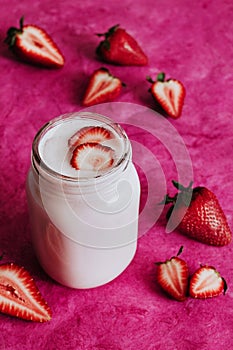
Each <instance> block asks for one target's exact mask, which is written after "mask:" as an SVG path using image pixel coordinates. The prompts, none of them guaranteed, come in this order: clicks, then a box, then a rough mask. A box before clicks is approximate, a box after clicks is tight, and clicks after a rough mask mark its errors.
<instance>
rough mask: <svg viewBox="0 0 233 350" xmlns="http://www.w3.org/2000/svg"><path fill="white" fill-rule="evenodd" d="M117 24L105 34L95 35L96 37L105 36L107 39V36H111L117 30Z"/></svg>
mask: <svg viewBox="0 0 233 350" xmlns="http://www.w3.org/2000/svg"><path fill="white" fill-rule="evenodd" d="M119 26H120V25H119V24H116V25H115V26H113V27H111V28H109V30H108V31H107V32H106V33H96V35H97V36H99V37H100V36H105V38H106V39H107V38H108V37H109V36H111V35H112V34H113V33H114V32H115V31H116V30H117V28H119Z"/></svg>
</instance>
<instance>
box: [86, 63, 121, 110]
mask: <svg viewBox="0 0 233 350" xmlns="http://www.w3.org/2000/svg"><path fill="white" fill-rule="evenodd" d="M121 89H122V82H121V80H120V79H118V78H116V77H114V76H113V75H112V74H110V72H109V70H108V69H106V68H99V69H97V70H95V71H94V72H93V73H92V75H91V77H90V79H89V83H88V86H87V89H86V92H85V94H84V97H83V101H82V104H83V105H84V106H86V107H88V106H92V105H95V104H98V103H103V102H110V101H113V100H114V99H115V98H117V97H118V96H119V94H120V92H121Z"/></svg>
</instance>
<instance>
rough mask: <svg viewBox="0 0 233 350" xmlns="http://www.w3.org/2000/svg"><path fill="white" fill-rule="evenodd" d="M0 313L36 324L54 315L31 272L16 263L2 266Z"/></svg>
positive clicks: (0, 267) (0, 276)
mask: <svg viewBox="0 0 233 350" xmlns="http://www.w3.org/2000/svg"><path fill="white" fill-rule="evenodd" d="M0 312H2V313H5V314H8V315H11V316H16V317H19V318H22V319H25V320H29V321H35V322H46V321H49V320H50V319H51V315H52V314H51V310H50V308H49V306H48V305H47V303H46V301H45V300H44V299H43V297H42V295H41V293H40V292H39V290H38V288H37V286H36V284H35V282H34V280H33V279H32V277H31V275H30V274H29V272H28V271H27V270H25V268H24V267H22V266H18V265H16V264H14V263H8V264H2V265H0Z"/></svg>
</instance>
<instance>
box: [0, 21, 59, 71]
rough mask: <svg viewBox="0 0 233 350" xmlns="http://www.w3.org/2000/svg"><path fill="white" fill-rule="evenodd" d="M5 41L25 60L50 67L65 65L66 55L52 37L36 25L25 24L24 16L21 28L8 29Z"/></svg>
mask: <svg viewBox="0 0 233 350" xmlns="http://www.w3.org/2000/svg"><path fill="white" fill-rule="evenodd" d="M5 43H6V44H8V46H9V48H10V49H11V50H12V52H13V53H14V54H15V55H16V56H17V57H18V58H20V59H22V60H23V61H26V62H29V63H33V64H37V65H41V66H45V67H49V68H61V67H63V66H64V63H65V59H64V56H63V55H62V53H61V51H60V50H59V48H58V46H57V45H56V44H55V42H54V41H53V40H52V38H51V37H50V36H49V35H48V34H47V33H46V32H45V31H44V30H43V29H42V28H39V27H38V26H36V25H24V24H23V17H22V18H21V19H20V28H15V27H11V28H9V29H8V31H7V37H6V39H5Z"/></svg>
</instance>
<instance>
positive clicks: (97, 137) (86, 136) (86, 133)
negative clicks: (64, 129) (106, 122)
mask: <svg viewBox="0 0 233 350" xmlns="http://www.w3.org/2000/svg"><path fill="white" fill-rule="evenodd" d="M113 138H114V135H113V133H112V132H111V131H110V130H107V129H106V128H104V127H102V126H85V127H83V128H82V129H80V130H78V131H77V132H76V133H75V134H74V135H73V136H71V138H70V139H69V140H68V145H69V147H76V146H78V145H81V144H83V143H86V142H97V143H102V142H105V141H107V140H110V139H113Z"/></svg>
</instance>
